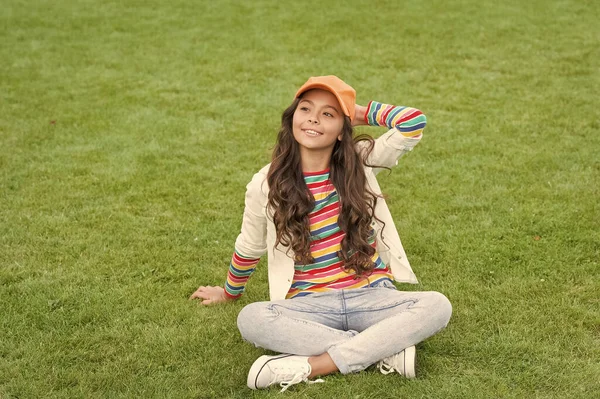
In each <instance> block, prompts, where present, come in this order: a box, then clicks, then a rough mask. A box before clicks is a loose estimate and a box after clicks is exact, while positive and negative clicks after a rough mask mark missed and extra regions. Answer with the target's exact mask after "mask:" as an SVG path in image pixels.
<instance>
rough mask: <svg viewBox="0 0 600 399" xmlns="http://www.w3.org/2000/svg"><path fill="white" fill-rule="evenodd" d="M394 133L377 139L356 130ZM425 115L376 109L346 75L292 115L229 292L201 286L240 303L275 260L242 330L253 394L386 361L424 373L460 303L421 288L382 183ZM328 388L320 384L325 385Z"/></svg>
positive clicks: (256, 192)
mask: <svg viewBox="0 0 600 399" xmlns="http://www.w3.org/2000/svg"><path fill="white" fill-rule="evenodd" d="M367 124H368V125H371V126H387V127H388V129H390V130H389V131H388V132H387V133H386V134H384V135H383V136H381V137H379V138H378V139H376V140H374V139H373V138H371V137H368V136H362V137H356V138H354V137H353V130H352V127H353V126H358V125H367ZM425 124H426V119H425V116H424V115H423V114H422V113H421V111H419V110H417V109H414V108H409V107H395V106H392V105H387V104H382V103H378V102H375V101H371V102H370V103H369V104H368V106H366V107H365V106H360V105H357V104H356V92H355V91H354V89H353V88H352V87H350V86H349V85H347V84H346V83H344V82H343V81H342V80H340V79H339V78H337V77H335V76H320V77H312V78H310V79H309V80H308V81H307V82H306V83H305V84H304V85H302V87H300V89H299V90H298V92H297V93H296V97H295V99H294V102H293V103H292V105H290V107H288V108H287V109H286V110H285V111H284V113H283V116H282V123H281V130H280V131H279V135H278V137H277V144H276V146H275V149H274V151H273V158H272V162H271V163H270V164H269V165H267V166H265V167H264V168H263V169H262V170H260V171H259V172H258V173H257V174H256V175H254V177H253V179H252V181H251V182H250V183H249V184H248V186H247V191H246V203H245V205H246V206H245V210H244V217H243V222H242V229H241V233H240V235H239V236H238V238H237V240H236V243H235V252H234V254H233V258H232V260H231V264H230V266H229V273H228V275H227V281H226V283H225V287H211V286H201V287H200V288H198V290H196V292H194V293H193V294H192V296H191V298H197V299H200V300H202V303H203V304H205V305H208V304H214V303H219V302H224V301H228V300H234V299H237V298H239V297H240V296H241V295H242V293H243V291H244V288H245V285H246V282H247V280H248V278H249V277H250V275H251V274H252V272H253V271H254V269H255V266H256V264H257V263H258V261H259V259H260V257H261V256H262V255H264V254H265V253H268V268H269V291H270V299H271V301H269V302H255V303H251V304H249V305H247V306H246V307H244V308H243V309H242V311H241V312H240V314H239V316H238V328H239V330H240V333H241V335H242V337H243V338H244V339H245V340H247V341H249V342H251V343H254V344H255V345H256V346H258V347H262V348H265V349H269V350H272V351H275V352H279V353H282V354H281V355H277V356H267V355H264V356H261V357H260V358H258V359H257V360H256V361H255V362H254V364H253V365H252V367H251V368H250V372H249V373H248V387H250V388H251V389H258V388H266V387H268V386H270V385H273V384H280V386H281V387H282V388H283V389H282V391H284V390H286V389H287V388H288V387H289V386H291V385H293V384H297V383H299V382H302V381H306V382H315V381H311V379H312V378H313V377H317V376H322V375H326V374H330V373H334V372H337V371H339V372H341V373H343V374H347V373H351V372H357V371H360V370H363V369H365V368H367V367H368V366H370V365H371V364H374V363H378V367H379V369H380V370H381V371H382V372H383V373H384V374H387V373H390V372H393V371H396V372H398V373H399V374H401V375H403V376H405V377H408V378H412V377H414V376H415V347H414V345H416V344H417V343H419V342H421V341H423V340H424V339H426V338H428V337H430V336H432V335H433V334H435V333H437V332H438V331H440V330H441V329H442V328H444V327H445V326H446V325H447V323H448V320H449V319H450V315H451V312H452V307H451V305H450V303H449V301H448V299H446V297H445V296H443V295H442V294H440V293H437V292H402V291H398V290H397V289H396V287H395V286H394V284H393V281H398V282H406V283H413V284H414V283H417V279H416V277H415V275H414V274H413V272H412V269H411V267H410V265H409V263H408V261H407V260H406V255H405V253H404V249H403V247H402V244H401V242H400V238H399V236H398V233H397V231H396V229H395V227H394V222H393V220H392V218H391V215H390V211H389V209H388V207H387V205H386V203H385V200H384V199H383V197H382V196H381V191H380V189H379V185H378V183H377V180H376V178H375V175H376V174H377V173H378V172H379V171H380V170H381V169H382V168H391V167H393V166H395V165H396V164H397V160H398V159H399V158H400V157H401V156H402V155H404V154H405V153H406V152H408V151H410V150H412V148H413V147H414V146H415V145H416V144H417V143H418V142H419V140H420V139H421V136H422V132H423V129H424V128H425ZM318 381H320V380H318Z"/></svg>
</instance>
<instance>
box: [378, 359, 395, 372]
mask: <svg viewBox="0 0 600 399" xmlns="http://www.w3.org/2000/svg"><path fill="white" fill-rule="evenodd" d="M377 368H379V371H381V374H383V375H387V374H390V373H393V372H394V371H396V369H395V368H393V367H392V366H389V365H387V364H385V363H384V362H383V361H380V362H379V363H378V364H377Z"/></svg>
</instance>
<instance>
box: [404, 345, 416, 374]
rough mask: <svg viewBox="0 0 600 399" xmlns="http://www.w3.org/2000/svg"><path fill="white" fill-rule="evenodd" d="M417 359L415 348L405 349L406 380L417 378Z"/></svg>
mask: <svg viewBox="0 0 600 399" xmlns="http://www.w3.org/2000/svg"><path fill="white" fill-rule="evenodd" d="M416 358H417V349H416V348H415V347H414V346H410V347H408V348H406V349H404V376H405V377H406V378H415V377H416V376H417V373H416V372H415V363H416Z"/></svg>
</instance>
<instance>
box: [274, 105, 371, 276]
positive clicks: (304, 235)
mask: <svg viewBox="0 0 600 399" xmlns="http://www.w3.org/2000/svg"><path fill="white" fill-rule="evenodd" d="M299 102H300V99H298V98H297V99H295V100H294V102H293V103H292V105H290V106H289V107H288V108H287V109H286V110H285V111H284V112H283V115H282V117H281V129H280V130H279V134H278V136H277V144H276V145H275V148H274V150H273V157H272V160H271V166H270V168H269V173H268V175H267V182H268V184H269V196H268V204H267V207H268V210H269V214H270V216H271V217H272V219H273V222H274V224H275V229H276V232H277V236H276V242H275V245H278V244H282V245H284V246H286V247H288V248H289V249H291V250H292V251H293V253H294V258H295V261H296V262H299V263H301V264H311V263H313V262H314V258H313V257H312V256H311V253H310V243H311V237H310V223H309V217H308V215H309V213H310V212H311V211H312V210H313V208H314V206H315V200H314V198H313V196H312V194H311V193H310V191H309V189H308V187H307V186H306V183H305V181H304V177H303V175H302V166H301V160H300V146H299V144H298V142H297V141H296V140H295V139H294V133H293V130H292V121H293V118H294V112H295V111H296V108H297V106H298V103H299ZM341 133H342V138H341V140H338V141H336V144H335V146H334V148H333V153H332V156H331V164H330V179H331V181H332V183H333V185H334V187H335V189H336V190H337V192H338V195H339V198H340V200H339V201H340V208H341V209H340V214H339V217H338V225H339V227H340V229H341V230H342V231H343V232H344V233H345V237H344V238H343V239H342V242H341V251H339V253H338V256H339V257H340V259H341V260H342V261H343V264H344V268H345V269H346V270H347V271H350V270H353V271H354V272H355V273H356V275H357V276H363V275H368V274H370V272H371V271H372V270H373V268H374V266H375V264H374V263H373V260H372V257H373V255H374V253H375V249H374V248H373V247H372V246H371V245H370V244H369V238H370V235H371V234H372V227H371V222H372V221H373V219H374V218H375V205H376V204H377V198H378V197H379V196H378V195H377V194H375V193H374V192H373V191H372V190H371V189H370V188H369V187H368V185H367V178H366V175H365V170H364V166H371V165H368V164H367V163H366V159H367V157H368V155H369V154H370V152H371V151H372V149H373V145H374V140H373V138H372V137H370V136H367V135H361V136H358V137H353V129H352V124H351V122H350V118H348V117H347V116H346V117H345V118H344V125H343V127H342V132H341ZM359 141H366V142H367V143H366V145H365V146H364V147H362V148H364V151H363V150H361V151H357V147H356V143H357V142H359ZM375 219H376V218H375ZM377 220H378V219H377Z"/></svg>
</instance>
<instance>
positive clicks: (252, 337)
mask: <svg viewBox="0 0 600 399" xmlns="http://www.w3.org/2000/svg"><path fill="white" fill-rule="evenodd" d="M267 313H268V309H267V306H266V305H265V303H264V302H253V303H250V304H248V305H246V306H244V307H243V308H242V310H241V311H240V313H239V314H238V317H237V326H238V330H240V334H241V335H242V338H244V339H245V340H246V341H251V342H256V339H257V338H258V337H260V336H261V332H260V328H261V327H262V326H264V325H265V323H264V319H265V317H266V316H267Z"/></svg>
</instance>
